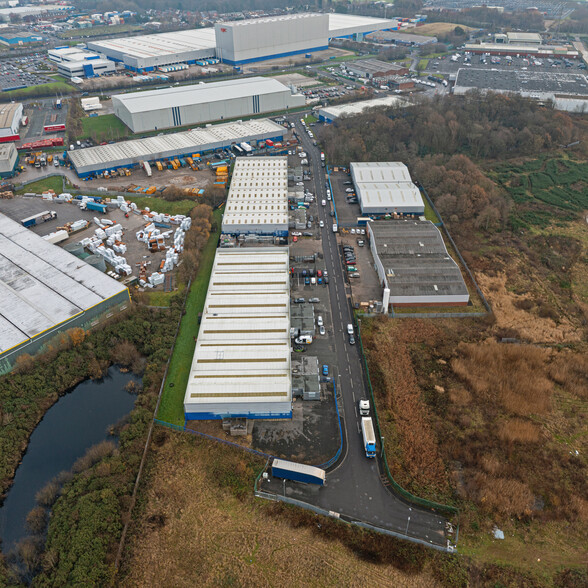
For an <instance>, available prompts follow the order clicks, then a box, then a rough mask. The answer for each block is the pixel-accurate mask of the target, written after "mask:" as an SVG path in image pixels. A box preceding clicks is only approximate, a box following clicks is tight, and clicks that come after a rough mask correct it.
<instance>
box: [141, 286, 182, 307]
mask: <svg viewBox="0 0 588 588" xmlns="http://www.w3.org/2000/svg"><path fill="white" fill-rule="evenodd" d="M185 289H186V284H184V283H180V284H179V285H178V289H177V290H175V291H174V292H159V291H158V292H146V294H147V297H148V298H149V305H150V306H170V304H171V301H172V298H175V297H176V296H180V297H182V296H183V294H184V290H185Z"/></svg>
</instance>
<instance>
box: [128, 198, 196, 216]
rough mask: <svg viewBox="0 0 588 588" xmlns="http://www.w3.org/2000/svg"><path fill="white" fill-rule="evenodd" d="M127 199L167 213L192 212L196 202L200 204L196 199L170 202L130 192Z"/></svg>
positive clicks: (142, 206)
mask: <svg viewBox="0 0 588 588" xmlns="http://www.w3.org/2000/svg"><path fill="white" fill-rule="evenodd" d="M125 198H126V199H127V200H130V201H131V202H134V203H135V204H136V205H137V206H138V207H139V208H141V209H145V208H149V209H150V210H155V211H156V212H163V213H165V214H185V215H186V216H187V215H189V214H190V211H191V210H192V209H193V208H194V205H195V204H198V203H197V202H196V201H195V200H176V201H174V202H169V201H167V200H164V199H163V198H156V197H153V198H148V197H146V196H132V195H131V194H129V195H128V196H125Z"/></svg>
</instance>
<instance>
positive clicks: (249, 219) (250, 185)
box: [222, 157, 288, 237]
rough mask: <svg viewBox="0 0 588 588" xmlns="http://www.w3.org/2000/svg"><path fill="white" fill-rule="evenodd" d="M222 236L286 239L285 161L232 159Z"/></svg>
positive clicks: (253, 158) (254, 158)
mask: <svg viewBox="0 0 588 588" xmlns="http://www.w3.org/2000/svg"><path fill="white" fill-rule="evenodd" d="M222 232H223V233H225V234H228V235H247V234H256V235H274V236H281V237H285V236H287V235H288V158H287V157H237V158H236V160H235V167H234V169H233V175H232V177H231V187H230V189H229V195H228V197H227V204H226V206H225V213H224V215H223V224H222Z"/></svg>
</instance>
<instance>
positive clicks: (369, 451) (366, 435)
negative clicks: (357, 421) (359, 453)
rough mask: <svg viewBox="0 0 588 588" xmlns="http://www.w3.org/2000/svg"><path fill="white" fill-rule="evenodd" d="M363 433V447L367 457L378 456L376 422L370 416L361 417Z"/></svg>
mask: <svg viewBox="0 0 588 588" xmlns="http://www.w3.org/2000/svg"><path fill="white" fill-rule="evenodd" d="M361 433H362V435H363V447H364V449H365V456H366V457H376V434H375V433H374V424H373V423H372V419H371V418H370V417H363V418H362V419H361Z"/></svg>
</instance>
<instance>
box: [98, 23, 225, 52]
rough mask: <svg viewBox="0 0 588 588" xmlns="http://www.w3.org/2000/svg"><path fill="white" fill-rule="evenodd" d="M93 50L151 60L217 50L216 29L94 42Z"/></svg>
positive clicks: (209, 28)
mask: <svg viewBox="0 0 588 588" xmlns="http://www.w3.org/2000/svg"><path fill="white" fill-rule="evenodd" d="M91 45H92V47H93V48H102V49H105V50H106V49H111V50H113V51H120V52H122V53H125V54H126V55H129V56H131V57H137V58H142V59H145V58H149V57H158V56H163V55H171V54H174V53H185V52H188V51H198V50H202V49H212V50H214V49H215V48H216V37H215V33H214V28H212V27H208V28H204V29H191V30H186V31H174V32H173V33H156V34H153V35H140V36H138V37H127V38H120V39H112V40H103V41H92V42H91Z"/></svg>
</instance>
